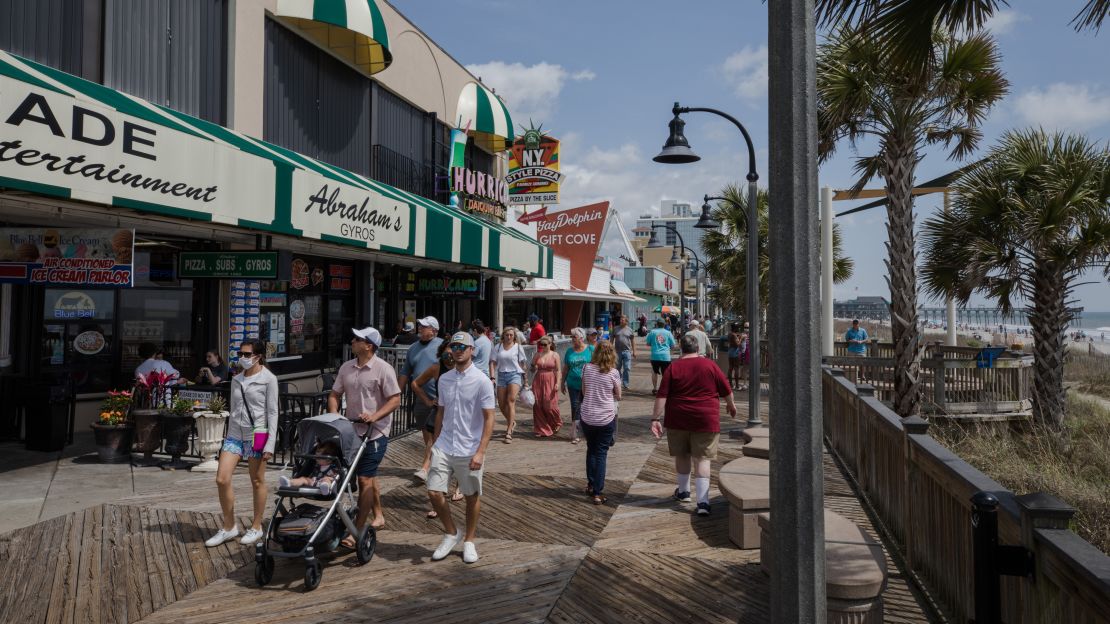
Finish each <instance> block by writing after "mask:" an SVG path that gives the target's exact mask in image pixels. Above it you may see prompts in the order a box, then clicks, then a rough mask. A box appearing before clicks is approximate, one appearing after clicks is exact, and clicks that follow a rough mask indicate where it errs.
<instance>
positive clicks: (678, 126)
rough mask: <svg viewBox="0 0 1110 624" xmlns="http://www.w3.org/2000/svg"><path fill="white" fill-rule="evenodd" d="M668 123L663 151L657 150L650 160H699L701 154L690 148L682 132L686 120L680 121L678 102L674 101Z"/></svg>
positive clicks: (681, 162)
mask: <svg viewBox="0 0 1110 624" xmlns="http://www.w3.org/2000/svg"><path fill="white" fill-rule="evenodd" d="M668 125H669V126H670V129H671V132H670V135H669V136H668V137H667V142H666V143H664V144H663V151H661V152H659V153H658V154H657V155H656V156H655V158H652V160H654V161H655V162H657V163H663V164H667V165H684V164H686V163H692V162H697V161H699V160H701V156H698V155H697V154H695V153H694V150H692V149H690V142H689V141H687V140H686V135H685V133H684V130H685V128H686V122H685V121H682V117H679V115H678V102H675V113H674V118H673V119H671V121H670V124H668Z"/></svg>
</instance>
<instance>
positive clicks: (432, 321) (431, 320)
mask: <svg viewBox="0 0 1110 624" xmlns="http://www.w3.org/2000/svg"><path fill="white" fill-rule="evenodd" d="M416 324H417V325H419V326H421V327H431V328H432V329H434V330H436V331H439V321H437V320H436V317H434V316H425V317H424V318H422V319H420V320H418V321H416Z"/></svg>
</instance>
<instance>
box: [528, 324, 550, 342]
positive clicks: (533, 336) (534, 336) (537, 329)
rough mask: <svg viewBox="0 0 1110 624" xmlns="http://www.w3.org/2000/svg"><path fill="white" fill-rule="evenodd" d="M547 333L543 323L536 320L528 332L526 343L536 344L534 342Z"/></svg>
mask: <svg viewBox="0 0 1110 624" xmlns="http://www.w3.org/2000/svg"><path fill="white" fill-rule="evenodd" d="M546 335H547V330H546V329H544V328H543V324H542V323H540V322H539V321H536V322H535V323H534V324H533V325H532V331H531V333H529V334H528V344H536V342H537V341H538V340H539V339H540V338H543V337H544V336H546Z"/></svg>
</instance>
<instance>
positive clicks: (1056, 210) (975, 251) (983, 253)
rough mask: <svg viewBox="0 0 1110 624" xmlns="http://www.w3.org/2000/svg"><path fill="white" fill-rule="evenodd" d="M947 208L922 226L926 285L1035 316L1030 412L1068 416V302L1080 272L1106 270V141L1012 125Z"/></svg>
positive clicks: (1109, 215)
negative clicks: (1098, 142)
mask: <svg viewBox="0 0 1110 624" xmlns="http://www.w3.org/2000/svg"><path fill="white" fill-rule="evenodd" d="M953 189H954V191H955V193H956V195H955V200H954V201H953V205H952V209H951V210H950V211H949V212H948V213H947V214H938V215H937V216H935V217H934V218H932V219H929V220H928V221H926V222H925V225H924V228H923V230H922V240H923V243H924V246H923V251H924V257H925V261H924V263H923V264H922V267H921V269H922V275H923V277H924V284H925V289H926V291H927V292H928V293H930V294H931V295H934V296H942V295H947V296H952V297H953V298H955V299H957V300H959V301H962V302H964V303H967V301H968V299H969V298H970V297H971V295H972V293H980V294H982V295H985V296H987V297H988V298H990V299H993V300H995V301H997V302H998V306H999V308H1001V309H1002V310H1003V311H1005V312H1007V313H1009V312H1010V311H1012V310H1013V309H1014V306H1015V304H1016V303H1017V302H1018V301H1024V302H1027V303H1028V304H1029V305H1028V307H1027V308H1026V311H1027V313H1028V316H1029V322H1030V323H1031V324H1032V326H1033V338H1034V341H1035V343H1034V345H1033V362H1034V368H1033V371H1034V376H1033V416H1034V418H1035V420H1036V421H1037V422H1039V423H1042V424H1045V425H1049V426H1052V427H1054V428H1059V427H1060V426H1061V424H1062V423H1063V422H1064V410H1065V406H1066V402H1065V400H1064V383H1063V374H1064V367H1063V357H1064V350H1063V346H1062V341H1063V337H1064V330H1065V328H1066V326H1067V324H1068V321H1069V320H1070V319H1071V318H1072V316H1073V313H1072V311H1071V310H1069V309H1068V307H1067V304H1068V301H1069V298H1070V295H1071V293H1072V290H1073V288H1074V287H1075V286H1076V285H1077V284H1076V282H1077V280H1078V279H1079V278H1080V276H1081V275H1083V274H1084V273H1085V272H1087V271H1090V270H1093V269H1101V270H1102V271H1103V272H1104V274H1105V275H1108V276H1110V150H1108V149H1107V148H1106V147H1096V146H1095V145H1093V144H1092V143H1091V141H1089V140H1088V139H1086V138H1085V137H1082V136H1076V135H1065V134H1060V133H1056V134H1051V135H1050V134H1047V133H1045V132H1044V131H1043V130H1025V131H1011V132H1008V133H1007V134H1005V135H1003V137H1002V139H1001V141H1000V142H999V144H998V145H997V146H996V147H995V148H994V149H992V150H991V152H990V154H989V155H988V157H987V158H986V159H984V160H983V161H982V162H981V163H979V164H978V165H977V166H975V167H973V168H971V169H970V170H969V171H968V172H966V173H965V174H964V175H962V176H961V177H960V178H959V179H958V181H957V182H956V183H955V185H954V187H953Z"/></svg>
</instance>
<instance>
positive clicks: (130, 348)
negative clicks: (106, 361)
mask: <svg viewBox="0 0 1110 624" xmlns="http://www.w3.org/2000/svg"><path fill="white" fill-rule="evenodd" d="M119 317H120V341H121V346H122V349H123V354H122V357H121V358H120V371H121V375H120V377H121V379H127V378H129V377H130V373H132V372H133V371H134V370H135V367H137V366H138V365H139V364H141V363H142V357H140V356H139V347H140V345H142V344H143V343H146V342H149V343H153V344H154V345H156V346H160V347H162V348H163V349H164V350H165V351H164V353H165V359H166V361H168V362H169V363H170V365H172V366H173V367H174V368H176V369H177V370H179V371H181V373H182V375H184V376H187V377H195V376H196V371H197V369H198V367H199V365H200V362H199V361H198V358H197V355H196V354H195V353H193V346H192V337H193V323H192V318H193V291H192V290H170V289H145V288H144V289H131V290H122V291H120V310H119Z"/></svg>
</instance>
